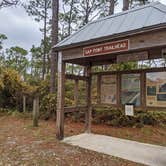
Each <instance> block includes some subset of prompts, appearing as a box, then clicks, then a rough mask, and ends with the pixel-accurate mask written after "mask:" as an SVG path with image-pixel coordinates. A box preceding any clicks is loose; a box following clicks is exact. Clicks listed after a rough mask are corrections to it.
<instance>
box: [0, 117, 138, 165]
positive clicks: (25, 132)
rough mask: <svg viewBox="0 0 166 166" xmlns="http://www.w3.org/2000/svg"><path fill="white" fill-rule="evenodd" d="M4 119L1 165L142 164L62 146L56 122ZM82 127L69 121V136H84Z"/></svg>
mask: <svg viewBox="0 0 166 166" xmlns="http://www.w3.org/2000/svg"><path fill="white" fill-rule="evenodd" d="M31 124H32V121H31V120H30V119H23V118H18V117H12V116H1V117H0V166H33V165H34V166H137V165H140V164H137V163H134V162H131V161H127V160H123V159H120V158H116V157H112V156H109V155H104V154H100V153H96V152H94V151H89V150H84V149H82V148H79V147H75V146H71V145H67V144H64V143H60V142H59V141H57V140H56V138H55V122H54V121H40V125H39V127H37V128H34V127H32V125H31ZM82 130H83V125H82V124H74V123H70V122H68V123H67V124H66V125H65V133H66V136H67V135H68V136H69V135H74V134H77V133H80V131H82Z"/></svg>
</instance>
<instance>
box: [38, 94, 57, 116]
mask: <svg viewBox="0 0 166 166" xmlns="http://www.w3.org/2000/svg"><path fill="white" fill-rule="evenodd" d="M56 100H57V97H56V94H48V95H46V96H44V97H43V99H42V100H41V103H40V111H41V117H42V118H44V119H49V118H50V117H51V116H53V117H55V112H56Z"/></svg>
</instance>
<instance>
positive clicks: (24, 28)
mask: <svg viewBox="0 0 166 166" xmlns="http://www.w3.org/2000/svg"><path fill="white" fill-rule="evenodd" d="M120 1H122V0H120ZM160 2H162V3H164V4H166V0H160ZM121 8H122V4H121V3H120V4H119V5H118V7H117V8H116V12H120V11H121ZM0 33H1V34H5V35H6V36H7V37H8V40H7V41H6V42H5V47H11V46H16V45H17V46H20V47H23V48H25V49H27V50H29V49H30V48H31V46H32V45H33V44H34V45H39V44H40V40H41V32H40V31H39V23H37V22H35V21H33V18H32V17H30V16H28V15H27V13H26V12H25V10H24V9H23V8H21V7H17V8H15V7H12V8H4V9H0Z"/></svg>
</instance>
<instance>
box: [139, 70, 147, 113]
mask: <svg viewBox="0 0 166 166" xmlns="http://www.w3.org/2000/svg"><path fill="white" fill-rule="evenodd" d="M140 86H141V87H140V88H141V107H142V108H143V110H146V73H145V72H144V71H142V72H141V79H140Z"/></svg>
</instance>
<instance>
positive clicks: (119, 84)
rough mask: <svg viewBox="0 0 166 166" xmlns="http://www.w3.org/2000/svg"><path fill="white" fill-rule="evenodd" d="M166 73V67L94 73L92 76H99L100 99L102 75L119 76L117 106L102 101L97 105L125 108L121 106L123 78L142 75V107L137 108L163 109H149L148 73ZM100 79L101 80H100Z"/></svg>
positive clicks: (98, 90)
mask: <svg viewBox="0 0 166 166" xmlns="http://www.w3.org/2000/svg"><path fill="white" fill-rule="evenodd" d="M163 71H165V72H166V67H161V68H151V69H137V70H131V71H106V72H92V75H97V78H98V81H99V82H97V88H98V89H97V95H98V98H100V97H101V94H100V92H101V89H100V88H101V76H102V75H117V98H116V100H117V104H102V103H101V100H98V102H97V104H100V105H110V106H112V107H116V108H123V107H124V106H123V105H122V104H121V100H120V98H121V97H120V96H121V76H122V75H123V74H140V92H141V98H140V99H141V101H140V102H141V105H140V106H139V107H137V108H138V109H143V110H147V109H148V108H154V109H161V110H162V109H163V108H162V107H149V106H146V73H150V72H163ZM99 78H100V79H99Z"/></svg>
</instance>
